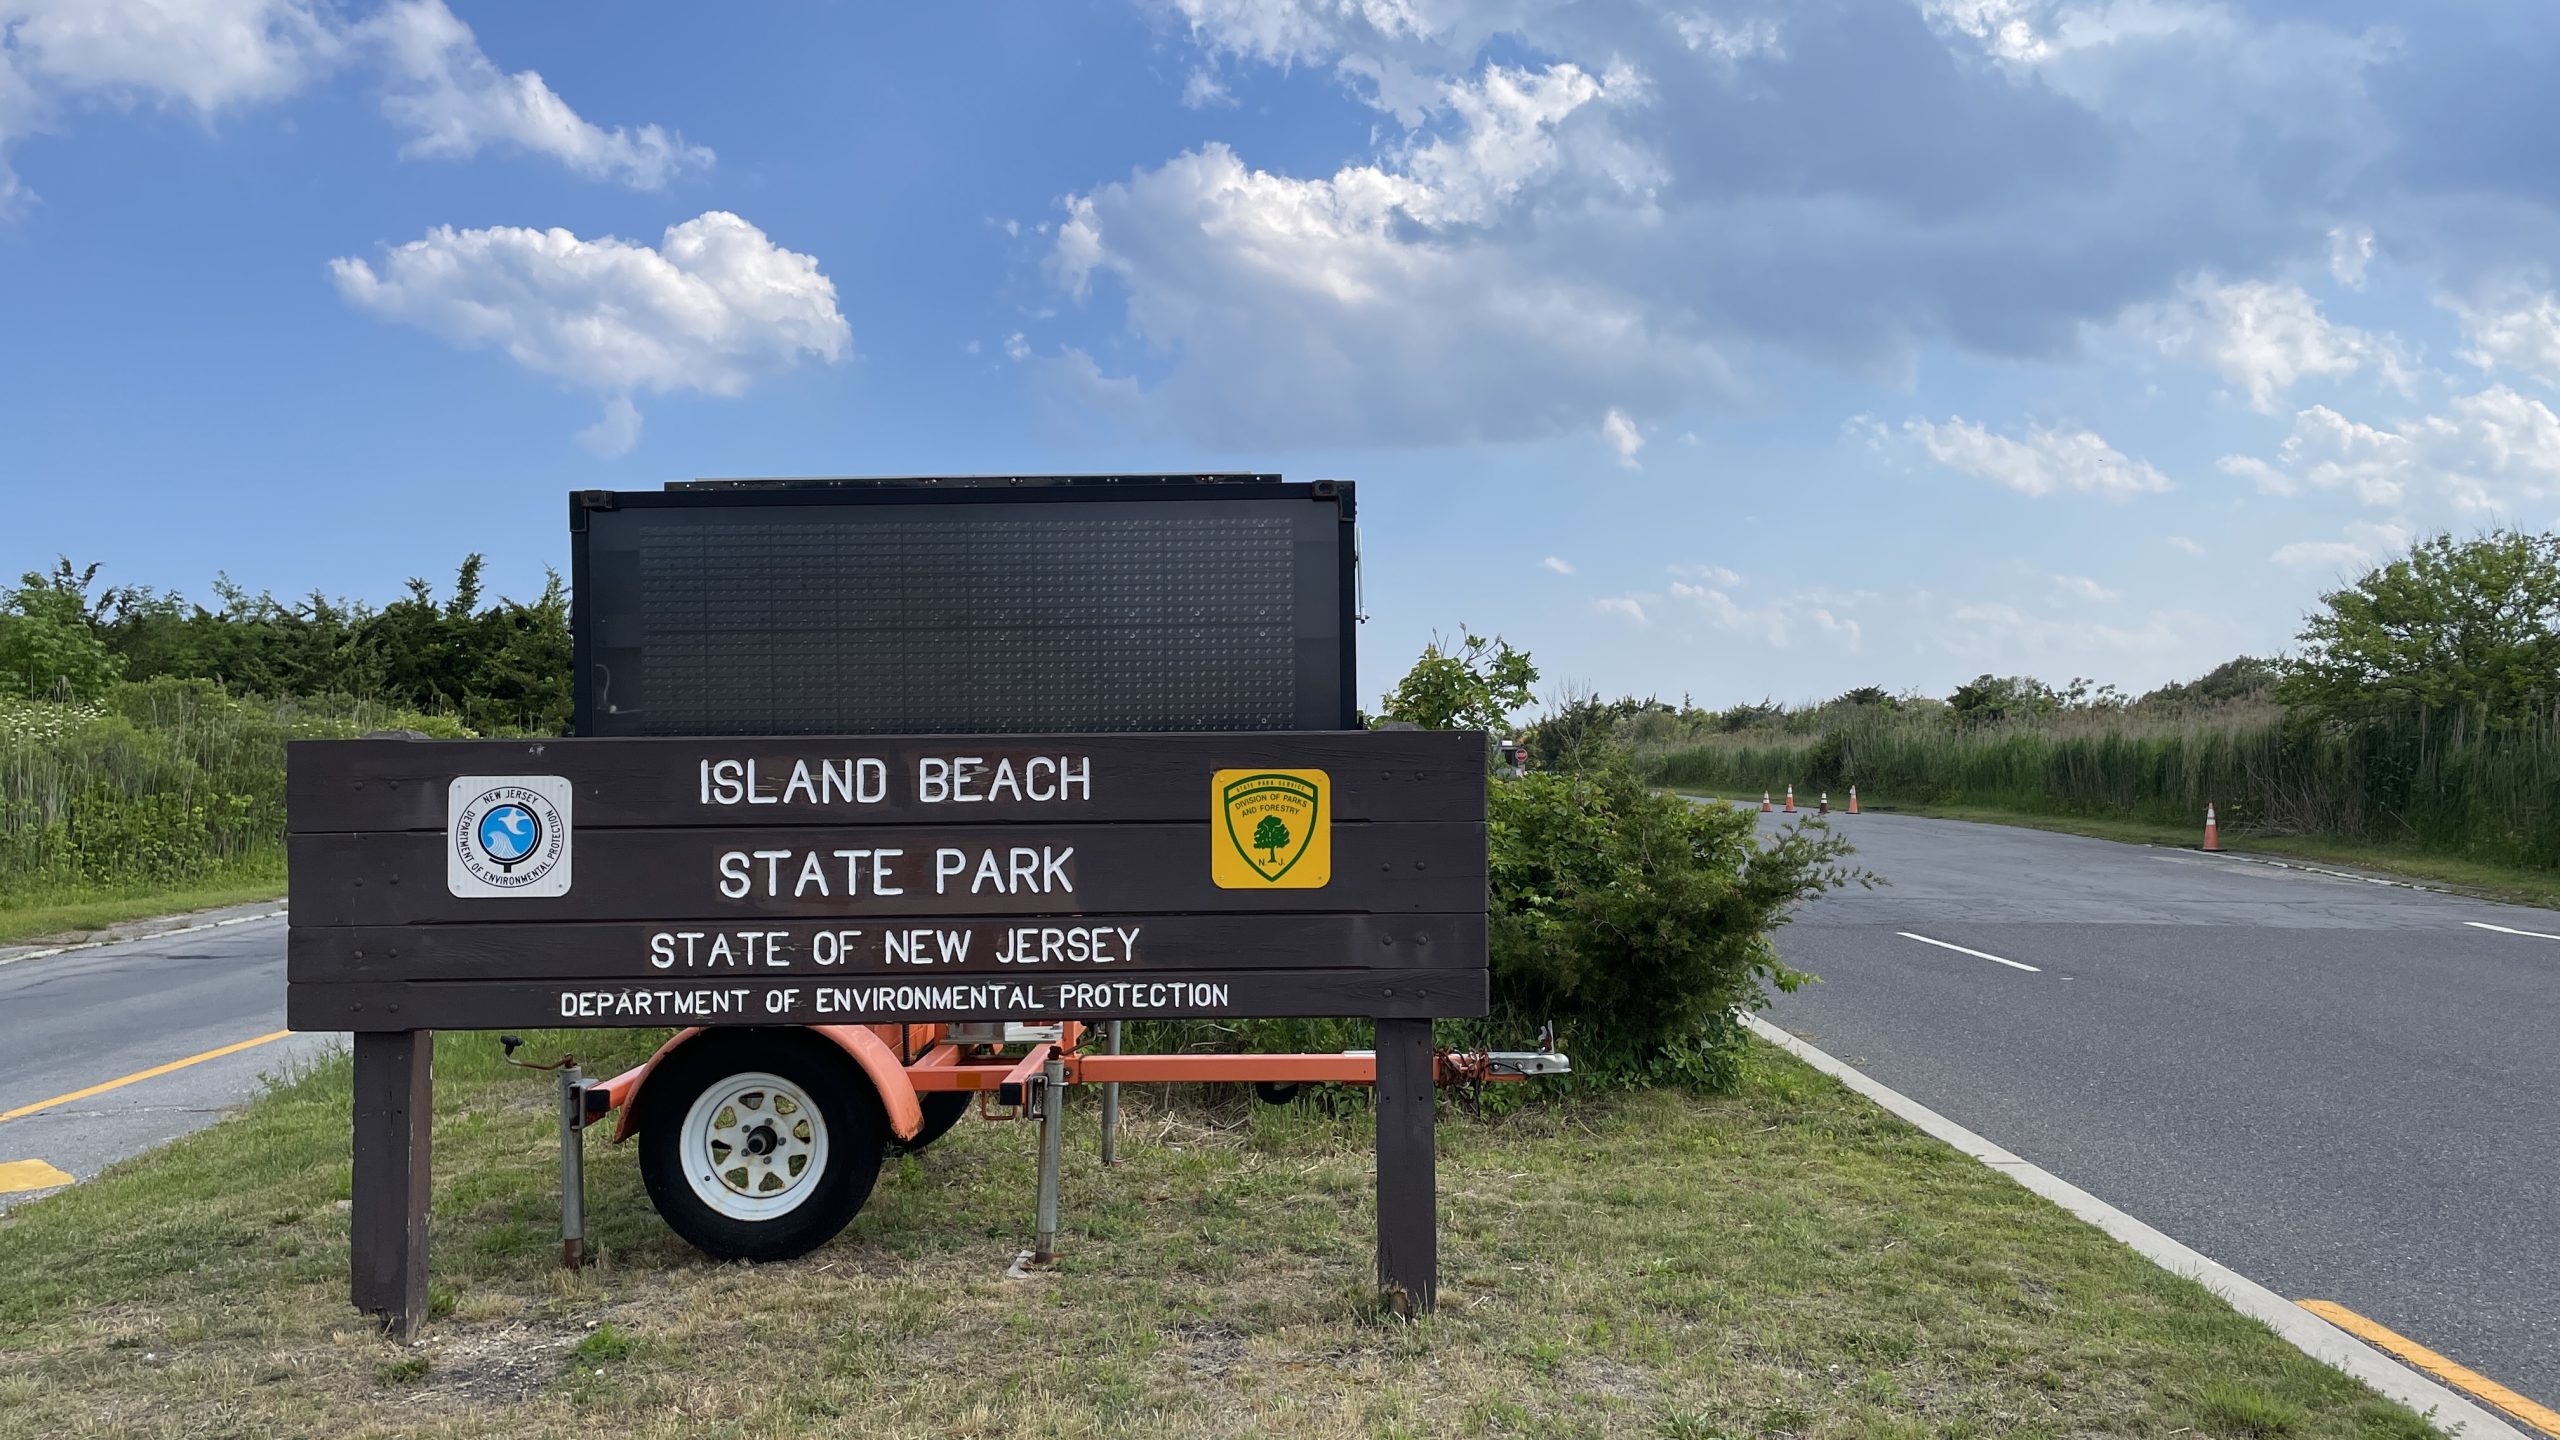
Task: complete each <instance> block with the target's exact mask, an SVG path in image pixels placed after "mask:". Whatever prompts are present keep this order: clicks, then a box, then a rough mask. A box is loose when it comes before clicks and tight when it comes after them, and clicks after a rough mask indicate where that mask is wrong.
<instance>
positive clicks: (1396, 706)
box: [1131, 639, 1860, 1098]
mask: <svg viewBox="0 0 2560 1440" xmlns="http://www.w3.org/2000/svg"><path fill="white" fill-rule="evenodd" d="M1524 674H1525V675H1526V677H1528V678H1530V679H1533V678H1534V677H1535V674H1536V672H1535V671H1534V669H1531V668H1530V666H1529V662H1528V657H1527V656H1526V655H1523V654H1520V653H1519V652H1517V651H1515V650H1512V649H1511V648H1510V647H1509V646H1507V645H1503V644H1502V643H1501V642H1500V641H1498V640H1497V641H1492V642H1483V641H1474V640H1472V639H1471V640H1470V642H1469V643H1468V644H1467V645H1466V646H1465V647H1463V648H1461V649H1460V650H1457V651H1443V650H1441V649H1440V648H1439V647H1437V646H1434V647H1432V648H1431V649H1429V650H1427V651H1425V652H1424V654H1423V657H1422V660H1421V662H1420V663H1419V664H1417V665H1416V666H1415V669H1414V673H1413V674H1412V675H1409V676H1407V677H1406V680H1405V683H1404V684H1402V685H1400V686H1399V687H1398V688H1397V691H1396V693H1395V694H1394V695H1391V696H1389V697H1388V699H1387V702H1386V706H1385V709H1386V712H1387V713H1388V714H1389V715H1390V716H1394V717H1396V718H1405V717H1406V716H1411V715H1417V714H1423V715H1427V716H1428V717H1429V718H1434V719H1438V720H1440V721H1441V722H1442V723H1443V724H1447V723H1449V722H1451V721H1459V720H1463V721H1467V722H1472V724H1474V725H1481V724H1482V723H1484V722H1485V720H1486V719H1487V711H1486V706H1487V704H1488V703H1489V702H1490V701H1491V700H1492V697H1494V696H1497V695H1499V694H1501V693H1503V692H1504V688H1505V684H1506V680H1510V681H1516V682H1517V684H1518V686H1519V687H1520V688H1519V690H1518V692H1517V693H1520V694H1521V695H1522V696H1523V697H1524V698H1525V686H1526V683H1527V681H1526V679H1522V678H1520V677H1522V676H1523V675H1524ZM1512 703H1513V704H1517V703H1520V702H1519V701H1517V700H1515V701H1513V702H1512ZM1505 714H1506V712H1505V711H1503V710H1495V711H1493V712H1492V713H1491V717H1490V718H1491V719H1492V720H1493V721H1494V722H1496V723H1500V722H1501V721H1502V720H1503V719H1504V718H1505ZM1573 728H1574V729H1575V730H1577V731H1578V732H1580V733H1577V734H1575V735H1574V736H1573V737H1572V741H1571V743H1570V744H1565V743H1558V744H1557V745H1556V746H1555V748H1553V749H1551V750H1549V751H1548V752H1547V754H1548V756H1549V757H1550V758H1551V759H1552V760H1553V761H1554V762H1555V763H1558V764H1561V765H1564V766H1566V767H1568V768H1564V769H1558V770H1537V771H1532V772H1531V773H1529V774H1527V775H1523V776H1519V777H1516V778H1510V777H1504V778H1490V779H1488V781H1487V783H1488V785H1489V786H1490V787H1491V788H1490V789H1489V791H1488V792H1487V805H1486V822H1487V823H1486V831H1487V835H1486V845H1487V859H1488V863H1489V865H1490V870H1489V872H1488V882H1489V890H1490V899H1491V903H1492V930H1491V936H1490V939H1491V942H1492V962H1493V973H1492V1006H1491V1013H1490V1014H1489V1015H1488V1016H1487V1017H1486V1018H1484V1019H1482V1020H1467V1021H1454V1022H1443V1023H1442V1024H1441V1025H1440V1026H1439V1030H1438V1034H1439V1039H1440V1043H1442V1044H1443V1045H1446V1046H1449V1047H1450V1048H1452V1049H1488V1050H1517V1049H1524V1048H1527V1047H1528V1045H1529V1044H1530V1043H1531V1042H1532V1041H1534V1040H1535V1038H1536V1037H1537V1035H1538V1034H1539V1032H1540V1031H1541V1030H1542V1029H1543V1028H1544V1027H1545V1026H1547V1025H1548V1024H1550V1023H1552V1024H1553V1025H1554V1026H1555V1031H1556V1043H1557V1044H1558V1045H1559V1046H1560V1047H1562V1048H1563V1049H1564V1051H1565V1053H1567V1054H1568V1055H1570V1056H1572V1057H1573V1066H1574V1074H1573V1077H1572V1078H1571V1079H1570V1080H1569V1081H1562V1082H1553V1081H1550V1082H1541V1084H1540V1086H1539V1087H1538V1088H1539V1089H1540V1090H1542V1091H1549V1092H1551V1091H1552V1090H1554V1089H1555V1088H1557V1086H1558V1085H1559V1084H1562V1085H1568V1086H1573V1087H1598V1088H1608V1087H1617V1086H1634V1085H1658V1084H1677V1085H1686V1086H1691V1087H1696V1088H1701V1089H1722V1088H1726V1087H1729V1086H1730V1085H1732V1084H1733V1083H1734V1081H1735V1080H1736V1079H1737V1078H1738V1075H1739V1072H1738V1064H1739V1061H1740V1057H1741V1053H1742V1045H1743V1036H1744V1033H1745V1032H1744V1031H1743V1029H1742V1026H1741V1024H1740V1022H1739V1021H1738V1020H1737V1018H1736V1014H1737V1012H1738V1011H1741V1010H1753V1009H1758V1008H1759V1007H1761V1006H1762V1005H1765V1004H1766V1003H1768V998H1769V995H1768V992H1769V990H1770V989H1771V988H1773V987H1774V988H1776V989H1779V990H1790V989H1793V988H1795V986H1796V985H1797V984H1799V983H1801V982H1802V980H1803V979H1804V978H1805V977H1803V976H1802V975H1800V974H1798V973H1797V972H1795V971H1793V970H1790V969H1788V968H1787V967H1786V966H1785V965H1783V964H1781V963H1780V962H1779V960H1778V956H1777V952H1776V950H1775V949H1774V948H1772V947H1771V945H1770V943H1769V935H1770V932H1771V931H1772V930H1773V929H1775V928H1776V927H1777V926H1778V925H1780V924H1783V923H1785V920H1786V917H1787V913H1788V911H1789V909H1790V908H1791V907H1793V906H1794V905H1795V904H1796V903H1797V902H1798V901H1801V900H1805V899H1809V898H1811V897H1812V896H1813V895H1815V894H1817V893H1819V892H1820V891H1822V890H1824V889H1826V888H1829V887H1831V886H1834V885H1838V884H1841V883H1844V882H1847V881H1851V880H1854V879H1857V878H1860V877H1859V876H1858V874H1857V872H1854V871H1852V870H1850V869H1849V868H1847V866H1846V865H1845V864H1844V863H1843V858H1844V857H1845V856H1846V855H1847V853H1848V847H1847V845H1846V843H1845V842H1843V841H1842V840H1840V839H1839V838H1838V837H1836V836H1834V835H1831V834H1830V833H1829V832H1827V831H1825V830H1823V829H1821V828H1820V827H1818V826H1810V825H1808V826H1804V827H1801V828H1797V829H1794V830H1789V831H1784V832H1781V833H1780V834H1778V835H1777V836H1776V837H1774V838H1773V839H1769V840H1765V841H1764V840H1763V838H1762V837H1761V836H1760V835H1759V833H1758V826H1757V822H1756V819H1755V817H1754V816H1753V815H1752V814H1750V813H1748V812H1745V811H1741V810H1734V809H1728V808H1726V807H1722V806H1700V805H1693V804H1691V803H1689V802H1687V801H1685V800H1682V799H1680V798H1679V797H1677V796H1672V795H1661V794H1656V793H1654V792H1653V791H1652V790H1651V789H1649V788H1648V787H1647V786H1646V785H1645V783H1644V782H1643V781H1642V780H1641V779H1639V778H1638V777H1637V775H1636V773H1635V770H1634V769H1633V767H1632V765H1631V764H1630V763H1629V761H1628V760H1627V758H1626V756H1625V754H1624V752H1623V751H1620V750H1617V749H1616V748H1614V747H1612V746H1609V745H1607V744H1606V743H1605V742H1603V741H1601V740H1600V739H1598V738H1597V737H1596V735H1593V734H1591V733H1590V729H1591V727H1588V726H1583V725H1580V724H1579V723H1578V722H1577V723H1575V724H1574V726H1573ZM1533 733H1534V732H1533ZM1555 733H1556V734H1557V735H1558V736H1559V737H1561V736H1562V735H1563V734H1564V730H1563V728H1562V727H1560V728H1559V729H1558V731H1557V732H1555ZM1131 1038H1132V1040H1133V1041H1134V1042H1135V1044H1136V1045H1137V1047H1138V1048H1140V1049H1146V1050H1175V1049H1246V1050H1320V1051H1321V1050H1347V1049H1360V1048H1365V1047H1366V1046H1367V1045H1368V1044H1369V1043H1370V1027H1369V1025H1368V1024H1367V1023H1366V1022H1359V1021H1348V1020H1258V1021H1241V1022H1236V1021H1220V1022H1185V1023H1163V1022H1150V1023H1146V1024H1141V1025H1138V1026H1135V1027H1133V1030H1132V1036H1131ZM1501 1088H1503V1089H1505V1090H1507V1091H1511V1092H1512V1093H1513V1095H1514V1096H1515V1098H1525V1097H1524V1096H1523V1094H1522V1092H1523V1091H1525V1088H1526V1087H1501Z"/></svg>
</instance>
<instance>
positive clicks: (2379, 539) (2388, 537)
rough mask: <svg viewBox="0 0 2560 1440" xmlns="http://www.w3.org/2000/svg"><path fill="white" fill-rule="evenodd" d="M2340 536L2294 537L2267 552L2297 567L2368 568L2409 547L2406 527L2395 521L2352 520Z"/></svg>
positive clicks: (2271, 557)
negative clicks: (2320, 538) (2326, 538)
mask: <svg viewBox="0 0 2560 1440" xmlns="http://www.w3.org/2000/svg"><path fill="white" fill-rule="evenodd" d="M2344 533H2345V535H2346V538H2345V539H2343V540H2296V541H2294V542H2293V543H2292V544H2290V545H2280V546H2277V547H2276V549H2275V552H2274V553H2273V554H2270V555H2269V556H2267V558H2268V559H2269V560H2272V561H2274V562H2275V563H2276V564H2278V565H2286V566H2291V567H2292V568H2294V569H2297V570H2340V569H2353V570H2368V569H2371V568H2372V567H2373V566H2375V565H2378V564H2380V563H2381V562H2382V561H2383V560H2384V559H2385V558H2387V557H2389V556H2392V555H2396V554H2399V553H2400V552H2401V551H2403V550H2406V549H2408V548H2409V540H2410V538H2411V537H2410V534H2409V531H2408V530H2407V529H2406V528H2404V527H2402V526H2400V525H2397V524H2393V523H2389V522H2385V523H2382V524H2373V523H2370V522H2367V521H2363V520H2357V521H2353V522H2351V523H2349V524H2348V526H2347V528H2346V530H2345V532H2344Z"/></svg>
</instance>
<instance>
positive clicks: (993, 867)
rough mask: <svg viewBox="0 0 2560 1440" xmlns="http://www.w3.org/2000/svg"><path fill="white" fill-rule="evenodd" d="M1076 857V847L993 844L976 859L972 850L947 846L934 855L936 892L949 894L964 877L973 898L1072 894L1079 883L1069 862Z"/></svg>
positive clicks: (937, 893)
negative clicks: (971, 856)
mask: <svg viewBox="0 0 2560 1440" xmlns="http://www.w3.org/2000/svg"><path fill="white" fill-rule="evenodd" d="M1075 858H1076V847H1074V846H1073V845H1042V846H1039V847H1037V848H1036V849H1035V848H1034V847H1032V846H1029V845H1015V846H1012V847H1009V848H1002V847H997V846H993V845H990V846H988V847H987V848H986V849H984V850H980V851H978V852H977V858H976V859H974V860H972V859H971V858H970V852H969V851H967V850H965V849H960V848H956V847H953V846H949V845H945V846H943V847H941V848H940V849H937V850H935V851H934V852H933V893H934V894H936V895H948V894H950V893H951V892H952V890H953V889H954V888H955V886H954V884H953V882H954V881H956V880H958V879H959V878H960V877H961V876H964V875H965V876H967V877H968V883H967V887H966V888H967V889H968V892H969V893H970V894H972V895H980V894H986V893H989V892H992V893H994V894H998V895H1072V894H1074V893H1075V889H1076V881H1075V877H1074V876H1073V875H1070V874H1068V873H1067V862H1068V861H1070V860H1073V859H1075Z"/></svg>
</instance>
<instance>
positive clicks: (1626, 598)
mask: <svg viewBox="0 0 2560 1440" xmlns="http://www.w3.org/2000/svg"><path fill="white" fill-rule="evenodd" d="M1591 608H1592V609H1594V610H1597V611H1599V612H1600V613H1601V614H1603V615H1615V616H1617V617H1618V618H1619V619H1621V620H1632V621H1634V622H1635V623H1636V624H1638V625H1645V624H1650V623H1651V620H1650V619H1649V617H1647V616H1646V614H1645V613H1644V602H1643V601H1641V600H1638V599H1637V598H1636V597H1634V596H1633V595H1603V596H1601V597H1600V598H1599V599H1597V600H1594V601H1592V602H1591Z"/></svg>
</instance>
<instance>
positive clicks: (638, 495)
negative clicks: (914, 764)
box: [570, 475, 1357, 736]
mask: <svg viewBox="0 0 2560 1440" xmlns="http://www.w3.org/2000/svg"><path fill="white" fill-rule="evenodd" d="M1352 489H1353V487H1352V486H1350V485H1349V484H1347V483H1339V482H1335V481H1330V480H1319V481H1314V482H1310V483H1302V484H1291V483H1286V482H1283V481H1281V480H1280V478H1279V477H1277V476H1272V475H1208V476H1200V475H1192V476H1158V475H1147V476H1073V477H1062V476H993V477H963V478H947V479H931V478H918V479H895V480H889V479H882V480H805V481H780V480H753V481H749V480H739V481H697V482H693V483H690V484H682V485H675V486H670V487H668V488H667V489H665V490H661V491H640V492H627V493H626V492H612V491H582V492H579V493H577V494H575V495H573V496H572V497H571V502H570V529H571V540H572V555H571V570H572V581H573V589H572V592H571V595H572V600H571V603H572V616H571V619H572V624H573V626H574V629H575V642H576V685H577V689H576V700H577V731H578V733H579V734H581V735H596V736H609V735H794V734H975V733H1043V732H1058V731H1079V732H1095V733H1100V732H1117V731H1227V730H1335V729H1348V728H1352V727H1354V726H1355V725H1356V724H1357V721H1356V719H1355V717H1354V713H1353V710H1354V704H1355V701H1354V694H1353V683H1354V681H1353V673H1352V662H1353V652H1354V648H1355V647H1354V639H1353V628H1354V625H1355V623H1356V622H1355V617H1354V616H1353V614H1352V610H1353V604H1352V596H1353V589H1354V574H1353V572H1354V568H1355V565H1356V557H1355V554H1354V546H1353V538H1352V520H1353V513H1354V511H1353V500H1352Z"/></svg>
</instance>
